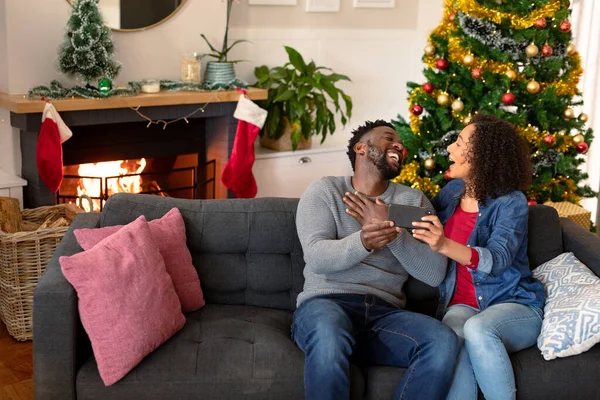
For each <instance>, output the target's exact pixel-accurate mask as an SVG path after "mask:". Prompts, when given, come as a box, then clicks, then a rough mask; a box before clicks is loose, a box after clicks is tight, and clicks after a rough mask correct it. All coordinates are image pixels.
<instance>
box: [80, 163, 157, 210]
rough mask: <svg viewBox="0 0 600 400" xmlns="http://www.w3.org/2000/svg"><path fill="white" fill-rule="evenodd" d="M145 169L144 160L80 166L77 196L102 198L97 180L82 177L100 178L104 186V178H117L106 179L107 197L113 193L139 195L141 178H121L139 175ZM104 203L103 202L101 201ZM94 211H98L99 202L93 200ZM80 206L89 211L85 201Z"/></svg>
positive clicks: (137, 176)
mask: <svg viewBox="0 0 600 400" xmlns="http://www.w3.org/2000/svg"><path fill="white" fill-rule="evenodd" d="M145 167H146V159H145V158H141V159H139V160H118V161H108V162H99V163H91V164H80V165H79V172H78V175H79V176H81V177H82V178H81V179H79V185H78V186H77V196H81V195H87V196H89V197H92V198H94V197H98V198H100V197H102V195H103V193H102V191H101V187H100V185H99V182H98V179H90V178H84V177H100V178H102V182H103V184H104V178H106V177H119V178H114V179H108V180H107V181H106V184H107V185H108V187H107V188H106V190H105V192H106V194H107V195H108V196H110V195H112V194H114V193H121V192H125V193H139V192H141V191H142V177H141V176H139V175H134V176H123V175H128V174H139V173H141V172H142V171H143V170H144V168H145ZM102 201H103V202H104V200H102ZM93 202H94V210H96V211H97V210H99V209H100V200H97V199H94V200H93ZM81 203H82V204H81V206H82V207H83V208H84V209H85V210H86V211H91V210H89V205H88V204H87V202H86V201H82V202H81Z"/></svg>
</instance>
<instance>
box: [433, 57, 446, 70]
mask: <svg viewBox="0 0 600 400" xmlns="http://www.w3.org/2000/svg"><path fill="white" fill-rule="evenodd" d="M435 67H436V68H437V69H439V70H444V69H446V68H448V60H445V59H443V58H440V59H439V60H437V61H436V62H435Z"/></svg>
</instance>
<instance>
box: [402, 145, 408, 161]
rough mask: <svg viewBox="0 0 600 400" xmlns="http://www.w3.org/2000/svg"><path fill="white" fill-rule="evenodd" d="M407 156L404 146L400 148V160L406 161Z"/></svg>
mask: <svg viewBox="0 0 600 400" xmlns="http://www.w3.org/2000/svg"><path fill="white" fill-rule="evenodd" d="M407 158H408V150H406V147H403V148H402V162H404V161H406V159H407Z"/></svg>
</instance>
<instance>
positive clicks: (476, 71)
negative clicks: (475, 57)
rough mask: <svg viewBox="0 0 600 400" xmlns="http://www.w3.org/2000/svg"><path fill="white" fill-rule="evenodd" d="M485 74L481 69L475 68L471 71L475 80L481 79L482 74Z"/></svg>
mask: <svg viewBox="0 0 600 400" xmlns="http://www.w3.org/2000/svg"><path fill="white" fill-rule="evenodd" d="M482 73H483V71H482V69H481V68H474V69H473V70H471V76H472V77H473V78H475V79H479V78H481V74H482Z"/></svg>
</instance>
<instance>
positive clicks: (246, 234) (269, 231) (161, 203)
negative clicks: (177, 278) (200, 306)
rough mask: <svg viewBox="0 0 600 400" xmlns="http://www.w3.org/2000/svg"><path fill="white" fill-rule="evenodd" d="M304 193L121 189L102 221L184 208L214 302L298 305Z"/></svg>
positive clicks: (113, 222)
mask: <svg viewBox="0 0 600 400" xmlns="http://www.w3.org/2000/svg"><path fill="white" fill-rule="evenodd" d="M297 204H298V199H285V198H264V199H227V200H226V199H223V200H185V199H174V198H165V197H158V196H150V195H131V194H121V193H119V194H115V195H113V196H111V197H110V198H109V200H108V201H107V203H106V205H105V207H104V210H103V211H102V217H101V222H100V224H101V226H108V225H120V224H126V223H129V222H131V221H133V220H135V219H136V218H137V217H139V216H140V215H144V216H146V218H147V219H148V220H152V219H156V218H160V217H162V216H163V215H164V214H166V213H167V212H168V211H169V210H170V209H172V208H173V207H177V208H179V211H180V212H181V215H182V216H183V219H184V221H185V227H186V232H187V245H188V248H189V249H190V252H191V253H192V258H193V263H194V266H195V267H196V269H197V271H198V275H199V277H200V282H201V285H202V290H203V292H204V297H205V299H206V301H207V302H209V303H219V304H243V305H252V306H260V307H271V308H280V309H287V310H293V309H295V307H296V297H297V296H298V293H300V292H301V291H302V287H303V285H304V276H303V275H302V270H303V269H304V258H303V255H302V247H301V245H300V241H299V240H298V236H297V234H296V223H295V221H296V207H297Z"/></svg>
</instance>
